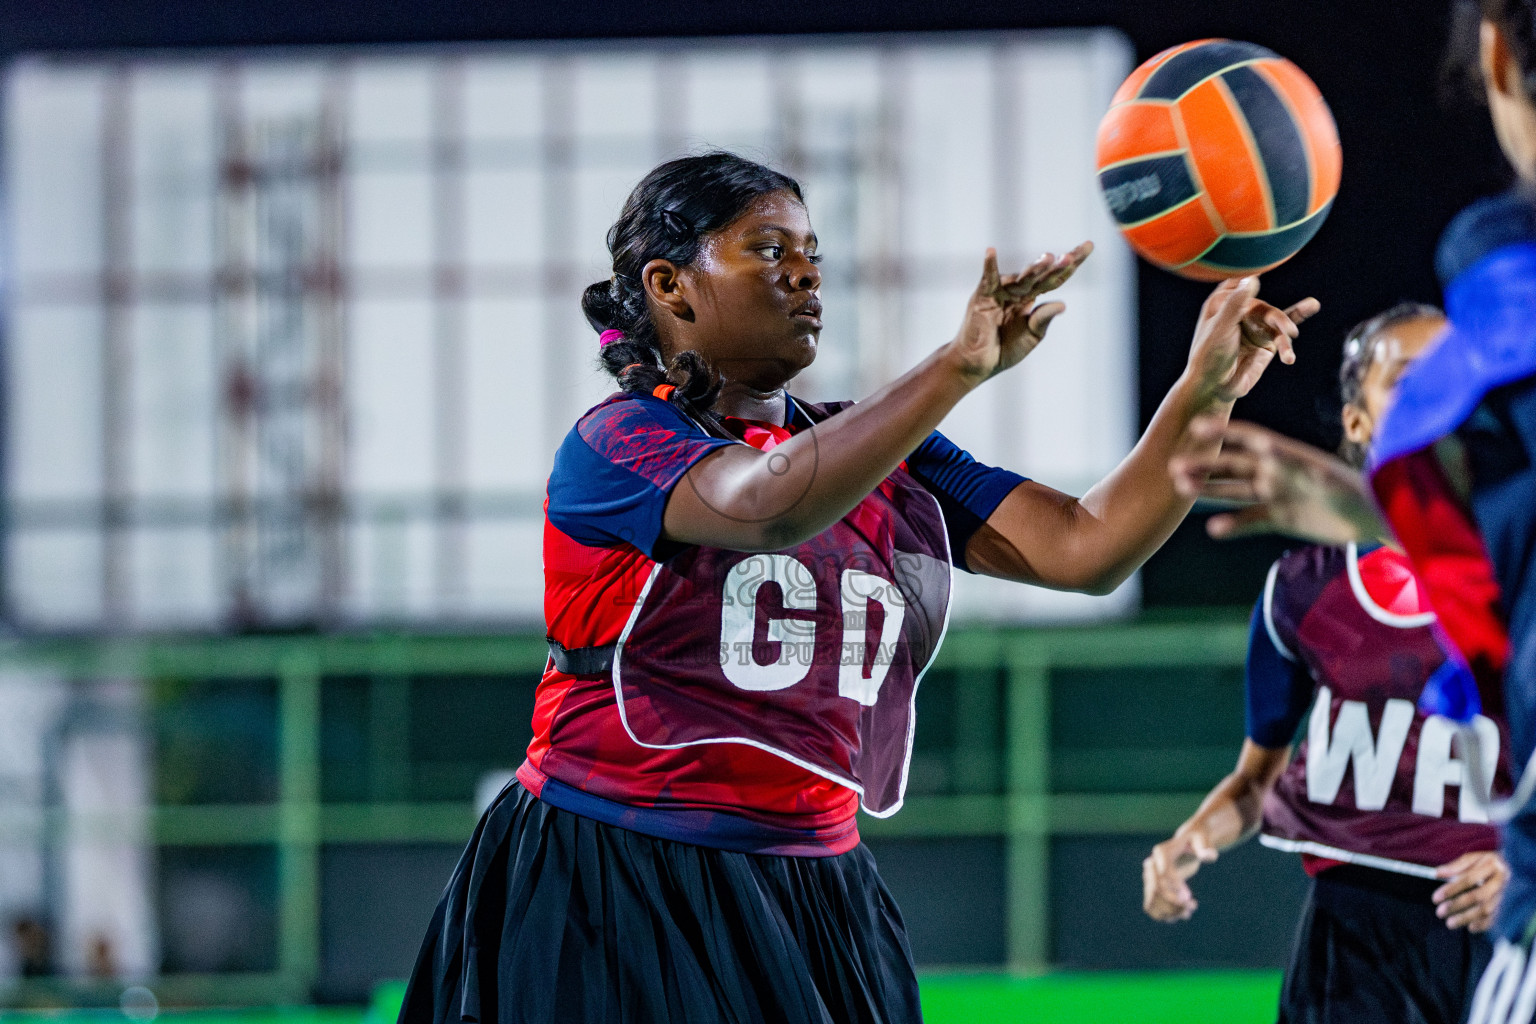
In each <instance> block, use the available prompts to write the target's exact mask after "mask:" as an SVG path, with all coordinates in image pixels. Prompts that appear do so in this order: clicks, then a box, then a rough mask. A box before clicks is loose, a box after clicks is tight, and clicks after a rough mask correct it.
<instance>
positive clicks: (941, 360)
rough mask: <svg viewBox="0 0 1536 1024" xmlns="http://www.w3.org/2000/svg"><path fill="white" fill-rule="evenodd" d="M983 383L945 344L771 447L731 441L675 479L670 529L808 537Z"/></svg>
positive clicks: (750, 542)
mask: <svg viewBox="0 0 1536 1024" xmlns="http://www.w3.org/2000/svg"><path fill="white" fill-rule="evenodd" d="M976 383H977V382H976V381H975V380H973V379H969V378H967V376H966V375H965V374H964V373H962V372H959V371H958V370H957V369H956V367H955V365H954V361H953V359H952V358H951V357H950V353H949V351H948V346H946V347H944V348H941V349H939V350H938V351H937V352H935V353H934V354H933V355H932V356H930V357H929V358H928V359H925V360H924V361H923V362H922V363H920V364H918V365H917V366H916V367H914V368H913V369H912V370H910V371H909V372H907V373H906V374H904V375H903V376H901V377H900V378H898V379H897V380H896V381H894V382H893V383H891V384H890V385H888V386H886V387H884V388H882V389H881V390H879V391H877V392H876V393H875V394H874V395H872V396H871V397H869V398H868V399H865V400H864V401H862V402H860V403H859V404H857V405H855V406H853V407H851V408H849V409H846V410H844V411H843V412H840V413H838V414H837V415H836V416H833V417H831V418H829V419H827V420H826V421H824V422H822V423H819V424H817V425H816V426H814V427H812V428H811V429H809V430H804V431H801V432H799V433H798V434H796V435H795V436H794V437H792V438H790V439H789V440H787V441H785V442H784V443H782V444H780V445H778V446H777V447H775V448H774V449H773V450H772V451H770V452H768V453H766V454H763V453H758V452H755V451H753V452H744V451H742V450H741V449H739V448H735V449H729V448H728V449H724V450H722V451H721V452H718V453H716V454H715V455H713V456H711V457H710V458H709V459H706V460H704V461H703V462H701V463H699V465H698V466H696V467H695V468H694V469H693V470H692V471H690V473H689V475H688V477H686V478H685V479H684V481H683V482H682V483H680V484H679V485H678V487H677V488H676V490H675V491H674V494H673V497H672V500H671V501H669V503H668V507H667V514H666V520H665V533H666V535H667V536H668V537H669V539H672V540H677V541H680V542H683V543H693V544H712V545H716V546H721V547H729V548H734V549H737V550H748V551H750V550H776V549H779V548H783V547H787V546H789V545H791V544H795V543H799V542H801V541H803V540H806V539H809V538H810V537H813V536H815V535H816V534H818V533H820V532H821V531H822V530H825V529H826V528H827V527H829V526H831V525H832V524H833V523H835V522H837V521H838V520H839V519H841V518H842V517H843V516H845V515H847V514H848V512H849V511H851V510H852V509H853V508H854V507H855V506H856V505H858V503H859V502H860V501H862V500H863V499H864V498H865V497H866V496H867V495H869V493H870V492H871V491H873V490H874V489H875V487H877V486H878V485H879V484H880V482H881V481H882V480H884V479H885V478H886V477H887V476H889V475H890V474H891V473H892V472H893V471H894V470H895V469H896V467H897V466H899V465H900V464H901V462H902V460H903V459H905V458H906V457H907V456H908V455H910V454H911V453H912V451H913V450H914V449H916V448H917V446H918V445H920V444H922V443H923V441H924V440H926V439H927V437H928V435H929V434H931V433H932V432H933V430H934V428H935V427H937V426H938V424H939V423H940V421H942V420H943V418H944V417H945V415H947V414H948V413H949V411H950V410H951V409H953V408H954V407H955V404H956V403H957V402H959V401H960V399H961V398H963V397H964V396H965V395H966V394H967V393H968V392H969V391H970V390H971V389H972V388H974V387H975V386H976Z"/></svg>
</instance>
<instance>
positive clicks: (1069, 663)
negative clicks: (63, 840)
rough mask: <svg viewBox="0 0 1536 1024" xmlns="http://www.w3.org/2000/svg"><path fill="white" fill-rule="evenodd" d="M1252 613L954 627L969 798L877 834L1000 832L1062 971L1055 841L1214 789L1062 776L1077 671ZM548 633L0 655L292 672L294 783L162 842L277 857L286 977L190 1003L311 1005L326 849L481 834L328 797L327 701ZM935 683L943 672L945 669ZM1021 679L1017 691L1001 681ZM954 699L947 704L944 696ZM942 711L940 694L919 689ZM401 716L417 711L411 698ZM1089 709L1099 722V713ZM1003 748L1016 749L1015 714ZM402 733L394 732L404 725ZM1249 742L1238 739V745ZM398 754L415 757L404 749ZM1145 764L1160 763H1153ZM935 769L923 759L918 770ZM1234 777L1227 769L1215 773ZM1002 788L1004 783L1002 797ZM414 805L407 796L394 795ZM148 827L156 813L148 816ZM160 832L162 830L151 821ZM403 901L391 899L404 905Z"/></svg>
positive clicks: (235, 675)
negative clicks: (1127, 786)
mask: <svg viewBox="0 0 1536 1024" xmlns="http://www.w3.org/2000/svg"><path fill="white" fill-rule="evenodd" d="M1245 645H1246V628H1245V624H1244V623H1243V622H1242V621H1241V620H1240V619H1237V618H1235V617H1233V615H1232V613H1230V612H1220V613H1213V614H1212V615H1210V616H1208V617H1204V618H1202V619H1201V620H1200V621H1183V622H1176V623H1165V624H1155V623H1137V624H1128V625H1114V626H1097V627H1074V628H1049V629H977V628H958V629H954V630H952V631H951V632H950V635H949V637H948V639H947V640H946V642H945V644H944V647H943V650H942V651H941V653H940V655H939V658H938V661H937V662H936V664H935V666H934V668H933V670H932V671H933V672H934V673H948V676H947V679H948V683H947V685H948V686H949V689H948V690H947V691H946V692H947V693H948V699H949V700H950V701H951V702H952V705H953V708H952V722H953V733H952V737H951V742H950V744H949V745H948V749H947V751H945V752H943V753H944V756H945V757H946V758H947V760H948V771H949V775H950V778H951V780H952V783H953V785H952V789H953V792H950V793H930V794H927V795H923V794H917V795H912V796H909V798H908V800H907V803H906V806H905V807H904V808H903V810H902V811H901V812H900V813H899V814H897V815H895V816H894V817H892V818H889V819H884V820H876V819H871V818H868V817H864V818H863V819H862V820H861V823H860V827H861V829H862V830H863V832H864V833H865V834H866V835H868V836H870V837H902V838H925V837H927V838H936V837H956V836H986V837H998V838H1001V839H1002V840H1003V842H1004V843H1005V847H1006V889H1007V891H1006V906H1007V915H1006V949H1007V966H1008V967H1009V968H1010V969H1011V970H1013V971H1015V972H1020V973H1035V972H1040V971H1043V970H1046V969H1047V968H1048V967H1049V966H1050V919H1049V899H1048V896H1049V892H1048V886H1049V867H1050V843H1051V840H1052V838H1053V837H1055V836H1060V835H1076V836H1083V835H1090V836H1091V835H1104V836H1112V835H1128V834H1140V833H1152V832H1159V831H1163V830H1166V829H1170V828H1172V827H1173V826H1175V825H1176V824H1177V823H1178V822H1179V821H1180V820H1182V818H1183V817H1184V816H1185V815H1187V814H1188V813H1189V811H1190V810H1191V809H1192V808H1193V807H1194V806H1195V804H1196V803H1197V802H1198V800H1199V799H1200V796H1201V795H1202V794H1201V793H1200V792H1195V791H1192V790H1191V789H1188V788H1185V789H1180V790H1178V791H1160V792H1158V791H1148V792H1126V791H1120V792H1071V791H1061V790H1062V787H1061V786H1060V785H1057V786H1055V787H1053V785H1052V757H1053V752H1052V721H1053V717H1052V697H1053V675H1054V674H1056V673H1060V672H1062V671H1063V670H1100V671H1108V672H1113V673H1117V674H1123V676H1124V677H1125V679H1126V680H1127V682H1126V685H1127V686H1132V685H1135V679H1136V678H1137V673H1138V672H1143V671H1147V670H1162V671H1164V672H1166V671H1167V670H1170V669H1172V670H1175V671H1178V670H1186V669H1191V670H1192V669H1211V668H1218V669H1223V670H1235V669H1236V668H1237V667H1239V666H1241V664H1242V660H1243V655H1244V650H1245ZM545 654H546V651H545V647H544V643H543V640H542V639H541V638H538V637H533V636H518V637H493V636H459V637H446V636H405V635H387V636H282V637H249V638H217V639H215V638H202V639H131V640H130V639H123V640H91V641H85V640H79V641H74V640H72V641H64V640H56V641H41V640H39V641H25V642H12V643H10V644H9V645H6V646H3V647H0V667H7V666H9V667H13V668H25V667H26V666H35V667H38V668H40V669H45V670H47V671H49V672H50V673H52V674H55V675H58V674H62V675H63V676H65V677H66V678H72V679H82V680H85V679H104V678H117V679H122V678H134V679H140V680H156V679H220V680H230V679H242V678H245V679H253V678H261V679H275V681H276V682H275V686H276V709H277V711H276V714H277V750H276V756H277V793H276V799H275V800H274V801H271V802H265V803H240V804H188V805H160V806H155V807H152V808H150V809H149V811H148V818H149V833H150V835H151V836H152V837H153V842H154V843H156V844H158V845H159V846H162V847H176V846H221V845H247V844H264V845H270V846H272V847H273V848H275V850H276V854H277V891H278V894H279V904H278V906H277V908H276V919H277V957H276V966H275V970H272V971H270V972H261V973H252V974H241V975H230V974H219V975H185V974H183V975H168V976H165V977H163V978H161V979H159V981H157V982H156V984H155V988H156V990H157V991H158V992H159V993H160V994H161V998H162V1000H166V1001H170V1002H219V1003H226V1004H227V1003H246V1002H251V1003H256V1002H259V1003H267V1004H274V1003H298V1002H305V1001H308V999H309V998H310V992H311V988H312V986H313V985H314V983H315V981H316V980H317V978H318V972H319V965H320V954H321V950H320V934H321V923H320V898H321V893H320V884H321V860H320V858H321V851H322V848H323V847H324V846H325V845H326V844H331V843H350V844H389V843H447V844H458V843H463V842H465V841H466V840H467V838H468V837H469V834H470V832H471V831H472V829H473V827H474V824H475V820H476V817H477V809H476V807H475V806H474V805H473V803H472V802H471V801H469V800H468V799H465V800H453V801H430V802H420V801H411V800H409V799H384V800H376V801H348V802H327V801H325V800H324V799H322V749H321V745H322V739H321V735H322V696H323V688H324V687H325V686H326V685H328V680H330V679H332V678H335V677H352V678H358V677H365V678H368V679H373V680H382V681H384V682H383V683H382V684H380V685H381V687H382V689H380V691H379V692H380V693H381V694H383V697H382V698H381V699H387V698H388V696H389V691H388V681H390V680H400V679H407V678H410V677H419V676H424V675H426V676H430V675H465V676H496V675H522V676H526V675H529V674H537V673H538V672H539V671H540V670H541V669H542V667H543V665H544V661H545ZM930 678H931V677H930ZM999 679H1001V682H999ZM933 699H938V698H933ZM918 703H919V714H920V715H921V714H922V708H923V705H924V694H922V693H920V695H919V701H918ZM392 706H394V707H396V709H397V711H396V715H397V717H398V715H404V714H408V713H409V712H408V708H407V706H406V704H405V702H404V701H403V700H399V699H397V700H395V701H393V704H392ZM1086 713H1089V714H1091V713H1093V712H1092V709H1087V711H1086ZM999 721H1001V722H1002V723H1003V724H1004V728H1003V729H1002V730H1001V737H1002V742H1001V747H999V744H998V735H999V730H998V723H999ZM391 729H393V732H392V731H391ZM380 730H381V733H380V735H381V736H382V739H378V738H376V739H375V740H374V746H375V747H382V748H385V749H378V750H376V751H375V753H376V754H377V755H378V758H379V759H380V760H381V763H382V762H388V761H389V758H390V751H389V750H388V749H387V748H388V747H389V746H390V745H391V744H392V743H395V742H399V741H398V740H397V739H391V737H399V736H400V734H401V726H400V723H399V721H398V720H396V721H395V724H394V725H393V726H391V725H390V724H389V723H388V722H384V723H382V724H381V725H380ZM1236 745H1237V737H1235V736H1234V737H1233V739H1232V743H1231V747H1230V750H1231V751H1232V752H1234V753H1235V750H1236ZM394 753H395V757H396V759H397V760H398V759H399V757H401V756H403V754H402V753H401V752H399V751H395V752H394ZM1181 756H1183V754H1182V753H1181V751H1179V750H1177V749H1174V750H1171V751H1170V750H1167V749H1157V748H1155V747H1152V748H1146V749H1137V750H1131V749H1125V750H1119V751H1116V750H1112V749H1106V750H1097V749H1094V750H1089V751H1087V752H1086V754H1084V755H1082V757H1080V758H1079V759H1080V760H1081V759H1082V758H1083V757H1086V758H1087V759H1088V760H1090V761H1091V760H1094V759H1100V758H1102V759H1107V760H1108V761H1111V762H1113V761H1116V759H1118V763H1122V764H1130V765H1135V764H1138V763H1141V762H1142V761H1146V760H1147V759H1148V758H1149V757H1151V758H1153V759H1154V760H1156V759H1161V761H1162V762H1169V763H1176V762H1177V761H1178V760H1179V758H1180V757H1181ZM1138 758H1140V759H1141V761H1138V760H1137V759H1138ZM916 772H917V769H916V768H914V777H915V776H916ZM1211 781H1214V778H1212V779H1211ZM989 790H990V791H989ZM382 792H386V793H389V792H392V793H394V794H395V795H396V796H397V797H398V796H399V795H400V793H401V789H400V787H389V786H385V787H383V790H382ZM61 813H62V812H59V811H45V812H43V813H42V814H41V815H40V816H39V815H30V816H27V815H22V816H12V817H10V818H4V817H0V841H3V840H6V839H13V840H32V841H35V840H37V839H38V838H39V837H42V836H53V837H57V836H60V835H62V834H63V833H62V827H63V822H62V819H60V818H59V817H58V816H59V815H60V814H61ZM136 821H137V822H139V823H142V818H137V819H136ZM68 824H69V828H70V830H71V834H73V835H77V836H80V835H90V834H92V832H93V831H95V830H100V832H101V833H102V834H111V832H112V831H113V830H114V829H117V828H119V827H120V826H121V824H122V819H121V817H120V816H115V815H111V814H102V815H99V816H97V817H94V818H91V819H83V818H81V817H80V816H79V815H78V814H77V815H75V816H73V817H71V818H70V819H69V822H68ZM140 827H142V824H141V825H140ZM386 898H387V897H386Z"/></svg>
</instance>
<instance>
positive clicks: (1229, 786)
mask: <svg viewBox="0 0 1536 1024" xmlns="http://www.w3.org/2000/svg"><path fill="white" fill-rule="evenodd" d="M1267 791H1268V785H1267V784H1266V783H1265V782H1264V781H1263V780H1260V779H1255V778H1252V777H1250V776H1248V775H1245V774H1243V773H1242V772H1241V771H1234V772H1233V773H1232V774H1230V775H1228V776H1227V777H1226V778H1224V779H1222V780H1221V781H1220V782H1218V783H1217V784H1216V787H1215V788H1214V789H1212V790H1211V791H1210V793H1209V794H1207V795H1206V798H1205V799H1204V800H1203V801H1201V803H1200V806H1199V808H1197V809H1196V811H1195V813H1194V814H1192V815H1190V816H1189V818H1188V820H1186V821H1185V822H1184V824H1182V825H1180V826H1179V827H1178V830H1177V831H1176V832H1175V833H1174V835H1184V834H1185V833H1188V832H1200V833H1202V834H1203V835H1204V836H1205V838H1206V842H1207V843H1209V844H1210V845H1211V846H1212V847H1214V848H1216V849H1218V850H1225V849H1227V848H1228V847H1230V846H1235V845H1237V844H1238V843H1240V842H1242V841H1243V840H1245V839H1247V838H1249V837H1250V836H1252V835H1253V834H1254V833H1255V832H1257V831H1258V830H1259V825H1260V823H1261V822H1262V821H1263V808H1264V794H1265V793H1266V792H1267Z"/></svg>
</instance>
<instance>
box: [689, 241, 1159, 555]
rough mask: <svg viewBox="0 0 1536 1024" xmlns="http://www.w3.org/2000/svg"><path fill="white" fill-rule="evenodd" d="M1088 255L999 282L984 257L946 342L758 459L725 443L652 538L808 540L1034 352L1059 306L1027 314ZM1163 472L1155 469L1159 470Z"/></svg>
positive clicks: (760, 544)
mask: <svg viewBox="0 0 1536 1024" xmlns="http://www.w3.org/2000/svg"><path fill="white" fill-rule="evenodd" d="M1092 249H1093V246H1092V245H1091V244H1090V243H1087V242H1084V243H1083V244H1082V245H1080V246H1078V247H1077V248H1076V249H1074V250H1072V251H1071V252H1069V253H1067V254H1065V255H1064V256H1060V257H1057V256H1052V255H1051V254H1049V253H1047V254H1046V255H1045V256H1042V257H1041V258H1040V259H1039V260H1036V261H1035V263H1033V264H1032V265H1031V266H1030V267H1028V268H1027V269H1026V270H1024V271H1023V272H1022V273H1020V274H1013V275H1009V276H1006V277H1004V276H1001V275H999V274H998V270H997V254H996V253H995V252H994V251H992V250H988V251H987V258H986V263H985V265H984V267H983V272H982V278H981V283H980V284H978V285H977V287H976V291H975V293H974V294H973V295H972V296H971V299H970V302H969V304H968V305H967V307H966V313H965V319H964V321H963V322H962V324H961V326H960V332H959V334H957V335H956V337H955V339H954V340H953V341H951V342H949V343H948V344H946V345H944V346H943V347H941V348H940V349H939V350H938V351H937V352H935V353H934V354H933V355H931V356H929V357H928V358H927V359H925V360H924V361H923V362H922V363H920V364H919V365H918V366H917V367H915V368H914V369H912V370H910V371H908V372H907V373H906V374H904V375H903V376H902V377H900V378H899V379H898V380H896V381H895V382H894V383H892V384H890V385H888V386H887V387H885V388H882V389H881V390H880V391H878V392H876V393H875V394H874V395H873V396H871V397H870V398H867V399H865V400H864V401H862V402H860V403H858V404H857V405H855V406H853V407H852V408H849V409H847V410H845V411H843V412H841V413H839V414H838V415H836V416H833V417H831V418H830V419H828V420H827V421H825V422H824V423H820V424H818V425H817V426H815V427H813V428H811V429H810V430H804V431H801V432H800V433H798V434H796V435H795V436H794V437H792V438H790V439H789V440H788V441H785V442H784V443H783V444H780V445H778V446H777V447H775V448H774V449H773V450H772V451H771V452H761V451H758V450H757V449H755V448H751V447H748V446H746V445H729V446H727V447H723V448H721V449H720V450H719V451H716V452H714V453H712V454H710V455H708V456H706V457H704V458H703V459H700V460H699V462H698V463H697V464H696V465H695V466H694V467H693V468H692V469H690V470H689V471H688V473H687V475H685V476H684V477H683V479H682V480H681V481H680V482H679V483H678V484H677V485H676V486H675V487H674V488H673V490H672V493H671V496H670V497H669V499H668V501H667V507H666V513H665V516H664V519H663V525H662V528H663V536H664V537H665V538H666V539H668V540H672V541H677V542H680V543H683V544H707V545H710V546H712V547H720V548H729V549H732V550H736V551H774V550H777V549H779V548H783V547H788V546H790V545H791V544H796V543H799V542H801V541H803V540H807V539H809V538H811V537H814V536H815V535H816V534H818V533H820V532H821V531H822V530H825V529H826V528H827V527H829V526H831V525H832V524H833V523H835V522H837V521H838V520H839V519H841V518H842V517H843V516H845V515H847V514H848V512H849V511H851V510H852V509H853V507H854V506H855V505H857V504H858V503H859V502H860V501H862V500H864V498H865V497H866V496H867V495H868V494H869V493H870V492H871V491H873V490H874V489H875V487H876V486H878V485H879V483H880V481H882V480H884V479H885V478H886V477H887V476H889V475H890V474H891V473H892V472H893V471H894V470H895V469H896V467H897V466H898V465H900V464H901V461H902V460H903V459H905V458H906V457H907V456H908V455H910V454H912V451H913V450H914V449H915V448H917V446H918V445H920V444H922V443H923V441H924V440H926V439H927V437H928V435H929V434H930V433H932V432H933V429H934V428H935V427H936V426H938V424H939V422H940V421H941V420H943V418H944V417H945V415H947V414H948V413H949V411H950V410H951V409H953V408H954V407H955V404H956V403H958V402H959V401H960V399H961V398H963V397H964V396H965V395H967V394H969V393H970V392H971V391H972V390H973V389H974V388H976V387H977V386H979V385H980V384H981V383H983V382H984V381H986V380H987V379H988V378H990V377H993V376H995V375H997V374H999V373H1001V372H1003V371H1004V370H1006V369H1008V368H1009V367H1011V366H1013V365H1014V364H1016V363H1018V362H1019V361H1020V360H1021V359H1023V358H1024V357H1025V356H1026V355H1028V354H1029V353H1030V352H1031V351H1033V350H1034V348H1035V346H1037V345H1039V344H1040V342H1041V340H1042V339H1043V338H1044V337H1045V331H1046V328H1047V327H1049V326H1050V322H1051V320H1053V319H1054V318H1055V317H1056V316H1057V315H1058V314H1059V313H1061V312H1062V310H1063V309H1065V308H1066V307H1064V306H1063V305H1062V304H1061V303H1059V302H1048V303H1043V304H1036V302H1035V300H1036V298H1038V297H1039V296H1040V295H1041V294H1042V293H1044V292H1047V291H1050V290H1051V289H1054V288H1057V287H1060V286H1061V285H1062V284H1063V283H1064V282H1065V281H1066V280H1067V279H1068V278H1069V277H1071V276H1072V273H1073V272H1074V271H1075V270H1076V269H1077V267H1078V265H1079V264H1081V263H1082V261H1083V260H1084V259H1086V258H1087V256H1088V254H1089V253H1090V252H1091V251H1092ZM1164 461H1165V462H1166V460H1164Z"/></svg>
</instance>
